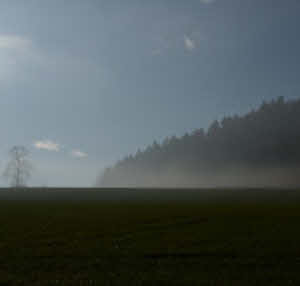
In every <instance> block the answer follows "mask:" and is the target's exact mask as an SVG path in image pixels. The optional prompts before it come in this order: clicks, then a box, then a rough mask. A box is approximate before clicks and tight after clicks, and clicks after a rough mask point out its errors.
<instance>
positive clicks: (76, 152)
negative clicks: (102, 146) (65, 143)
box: [71, 149, 88, 158]
mask: <svg viewBox="0 0 300 286" xmlns="http://www.w3.org/2000/svg"><path fill="white" fill-rule="evenodd" d="M71 155H72V156H73V157H75V158H84V157H87V156H88V154H87V153H85V152H82V151H80V150H77V149H73V150H72V151H71Z"/></svg>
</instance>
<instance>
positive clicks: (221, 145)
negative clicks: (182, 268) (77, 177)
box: [97, 97, 300, 187]
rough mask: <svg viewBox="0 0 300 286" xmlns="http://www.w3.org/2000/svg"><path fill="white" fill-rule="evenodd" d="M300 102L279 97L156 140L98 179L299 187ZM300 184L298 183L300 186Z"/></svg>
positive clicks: (124, 183) (111, 183)
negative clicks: (193, 128) (177, 134)
mask: <svg viewBox="0 0 300 286" xmlns="http://www.w3.org/2000/svg"><path fill="white" fill-rule="evenodd" d="M299 144H300V100H294V101H285V100H284V98H283V97H279V98H278V99H276V100H272V101H271V102H264V103H263V104H262V105H261V106H260V107H259V108H258V109H257V110H253V111H251V112H249V113H248V114H246V115H244V116H238V115H235V116H229V117H225V118H223V119H222V120H221V121H214V122H213V123H212V124H211V125H210V127H209V128H208V129H207V130H204V129H198V130H195V131H194V132H192V133H191V134H185V135H184V136H182V137H180V138H178V137H175V136H173V137H171V138H166V139H165V140H164V142H163V143H161V144H158V143H157V142H154V143H153V144H152V145H151V146H148V147H147V148H146V149H145V150H143V151H138V152H137V153H136V154H135V155H130V156H127V157H125V158H124V159H123V160H121V161H119V162H118V163H117V164H116V165H115V166H113V167H111V168H107V169H106V170H105V171H104V173H103V174H102V175H101V176H100V177H99V178H98V182H97V184H98V186H101V187H138V186H144V187H155V186H156V187H162V186H169V187H174V186H177V187H184V186H194V187H195V186H199V187H201V186H202V187H203V186H218V185H227V186H229V185H230V186H234V185H237V186H238V185H249V186H250V185H253V186H256V185H272V182H273V183H274V184H273V185H276V184H278V185H281V184H285V183H286V184H287V185H293V184H294V185H296V184H298V181H299V183H300V180H299V179H298V177H299V175H300V173H298V169H297V168H298V167H300V148H299ZM299 185H300V184H299Z"/></svg>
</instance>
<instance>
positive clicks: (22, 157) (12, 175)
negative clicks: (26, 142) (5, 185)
mask: <svg viewBox="0 0 300 286" xmlns="http://www.w3.org/2000/svg"><path fill="white" fill-rule="evenodd" d="M9 154H10V161H9V162H8V164H7V167H6V169H5V171H4V173H3V175H4V177H5V178H6V179H7V180H8V181H9V183H10V185H11V186H12V187H14V188H20V187H24V186H25V185H26V183H27V180H28V179H29V178H30V176H31V172H32V164H31V163H30V161H29V160H28V159H27V157H28V156H29V151H28V149H27V148H26V147H24V146H14V147H13V148H12V149H11V150H10V151H9Z"/></svg>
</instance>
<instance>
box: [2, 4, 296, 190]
mask: <svg viewBox="0 0 300 286" xmlns="http://www.w3.org/2000/svg"><path fill="white" fill-rule="evenodd" d="M299 27H300V1H299V0H288V1H283V0H280V1H277V0H243V1H241V0H215V1H214V0H168V1H165V0H152V1H137V0H136V1H135V0H129V1H124V0H120V1H114V0H106V1H104V0H103V1H102V0H94V1H93V0H90V1H89V0H85V1H81V0H69V1H67V0H65V1H63V0H57V1H55V0H48V1H46V0H44V1H43V0H36V1H31V0H26V1H25V0H24V1H22V0H19V1H13V0H9V1H4V0H2V1H1V2H0V131H1V137H0V138H1V145H0V171H2V170H3V168H4V167H5V163H6V161H7V151H8V150H9V149H10V147H11V146H13V145H16V144H20V145H25V146H27V147H28V148H29V149H30V151H31V153H32V154H31V158H32V160H33V162H34V165H35V172H34V174H33V179H32V181H31V184H34V185H48V186H54V185H64V186H71V185H74V186H84V185H92V184H93V183H94V182H95V178H96V176H97V175H98V173H99V172H100V171H101V170H102V169H103V168H104V167H105V166H107V165H111V164H113V163H114V162H115V161H116V160H118V159H121V158H122V157H123V156H124V155H126V154H128V153H133V152H135V151H136V150H137V148H138V147H141V148H143V147H144V146H146V145H147V144H148V143H151V142H152V141H153V140H154V139H156V140H158V141H160V140H162V139H163V138H164V137H165V136H170V135H183V134H184V133H185V132H189V131H192V130H193V129H195V128H199V127H205V128H206V127H207V126H208V124H209V123H210V122H211V121H212V120H213V119H216V118H221V117H222V116H224V115H225V114H226V115H229V114H234V113H245V112H247V111H249V110H250V109H252V108H254V107H257V106H258V105H259V104H260V103H261V102H262V100H268V99H271V98H274V97H277V96H279V95H284V96H285V97H286V98H296V97H297V96H299V95H300V93H299V91H300V80H299V79H300V56H299V51H300V37H299ZM1 184H2V185H3V184H5V181H4V180H3V179H1Z"/></svg>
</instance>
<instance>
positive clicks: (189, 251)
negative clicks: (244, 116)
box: [0, 191, 300, 286]
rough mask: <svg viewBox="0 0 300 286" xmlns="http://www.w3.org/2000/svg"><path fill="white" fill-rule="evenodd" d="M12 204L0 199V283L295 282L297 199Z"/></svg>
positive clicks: (299, 255) (299, 250)
mask: <svg viewBox="0 0 300 286" xmlns="http://www.w3.org/2000/svg"><path fill="white" fill-rule="evenodd" d="M295 192H296V191H295ZM22 195H23V196H26V191H24V193H23V194H22ZM274 196H275V199H274ZM17 197H18V195H15V197H14V199H7V198H6V197H5V198H4V199H3V198H2V199H1V200H0V285H33V286H34V285H299V284H300V273H299V270H300V199H299V192H298V194H297V195H295V196H293V195H292V196H291V195H289V197H291V198H292V199H290V200H286V196H285V194H284V192H279V191H276V194H275V195H273V194H272V192H271V191H270V193H269V194H268V196H267V198H266V196H265V197H264V198H260V199H253V196H252V199H249V198H242V199H241V198H239V199H235V198H234V195H232V194H231V199H226V195H224V193H223V196H222V198H220V197H218V198H215V199H214V198H213V196H212V198H210V199H202V200H201V199H200V197H201V196H199V197H197V199H195V200H171V199H170V200H168V199H164V200H146V199H136V200H118V198H116V199H115V200H104V199H103V200H101V199H100V198H98V199H97V200H96V199H91V200H81V199H80V200H79V199H78V200H71V199H69V200H68V199H66V198H67V197H68V194H65V197H64V199H57V200H46V199H42V198H38V199H36V200H33V199H28V200H27V201H21V200H18V199H16V198H17ZM116 197H118V194H117V195H116ZM224 197H225V199H224Z"/></svg>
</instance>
